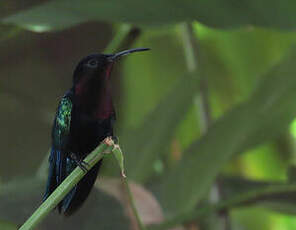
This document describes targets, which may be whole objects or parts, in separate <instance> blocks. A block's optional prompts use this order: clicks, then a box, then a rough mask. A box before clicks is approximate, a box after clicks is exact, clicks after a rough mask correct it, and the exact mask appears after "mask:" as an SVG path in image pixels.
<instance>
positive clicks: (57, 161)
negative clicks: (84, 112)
mask: <svg viewBox="0 0 296 230" xmlns="http://www.w3.org/2000/svg"><path fill="white" fill-rule="evenodd" d="M72 98H73V93H72V92H71V91H68V92H67V93H66V94H65V95H64V96H63V98H62V99H61V101H60V103H59V106H58V109H57V112H56V116H55V120H54V125H53V129H52V140H53V143H52V148H51V153H50V157H49V175H48V181H47V186H46V191H45V195H44V198H43V199H44V200H45V199H46V198H47V197H48V196H49V195H50V194H51V193H52V192H53V191H54V190H55V189H56V187H57V186H58V185H59V184H60V183H61V182H62V181H63V180H64V179H65V177H66V164H67V154H68V152H67V144H68V141H69V135H70V127H71V113H72V107H73V106H72Z"/></svg>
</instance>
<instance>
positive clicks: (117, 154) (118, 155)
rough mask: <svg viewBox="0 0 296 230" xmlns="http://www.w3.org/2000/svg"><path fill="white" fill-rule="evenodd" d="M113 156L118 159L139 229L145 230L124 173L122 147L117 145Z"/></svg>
mask: <svg viewBox="0 0 296 230" xmlns="http://www.w3.org/2000/svg"><path fill="white" fill-rule="evenodd" d="M112 152H113V155H114V156H115V157H116V159H117V162H118V164H119V167H120V169H121V175H122V181H123V185H124V188H125V190H126V193H127V198H128V202H129V204H130V207H131V209H132V212H133V214H134V216H135V219H136V221H137V225H138V229H139V230H145V226H144V224H143V222H142V220H141V217H140V215H139V213H138V211H137V208H136V205H135V201H134V197H133V193H132V192H131V190H130V186H129V183H128V179H127V177H126V176H125V172H124V162H123V153H122V151H121V149H120V147H119V146H118V145H116V147H115V148H114V149H113V151H112Z"/></svg>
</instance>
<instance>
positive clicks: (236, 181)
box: [220, 177, 296, 215]
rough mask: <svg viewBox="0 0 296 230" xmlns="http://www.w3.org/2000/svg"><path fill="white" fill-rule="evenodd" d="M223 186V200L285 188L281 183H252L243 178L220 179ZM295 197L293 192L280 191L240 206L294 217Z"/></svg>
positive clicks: (295, 213)
mask: <svg viewBox="0 0 296 230" xmlns="http://www.w3.org/2000/svg"><path fill="white" fill-rule="evenodd" d="M220 182H221V183H222V184H223V200H227V199H231V198H232V197H234V196H238V195H239V194H247V193H251V192H256V191H260V190H261V189H264V188H267V187H269V188H271V190H275V189H276V188H280V187H281V186H285V184H283V183H274V182H273V183H272V182H268V181H253V180H248V179H244V178H239V177H236V178H233V177H231V178H227V177H226V178H222V180H221V181H220ZM295 202H296V195H295V192H294V191H289V190H287V191H281V192H277V193H271V194H262V195H260V196H258V197H255V198H254V199H251V200H249V201H248V202H244V203H242V205H244V204H247V205H256V206H262V207H264V208H268V209H271V210H273V211H276V212H280V213H283V214H288V215H291V214H292V215H296V204H295Z"/></svg>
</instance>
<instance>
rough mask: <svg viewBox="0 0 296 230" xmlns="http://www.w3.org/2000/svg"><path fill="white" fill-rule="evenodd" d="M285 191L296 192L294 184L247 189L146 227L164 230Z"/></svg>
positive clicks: (153, 229) (151, 229)
mask: <svg viewBox="0 0 296 230" xmlns="http://www.w3.org/2000/svg"><path fill="white" fill-rule="evenodd" d="M287 192H289V193H290V192H296V184H287V185H273V186H266V187H265V188H261V189H257V190H254V191H249V192H246V193H243V194H238V195H236V196H234V197H233V198H230V199H228V200H225V201H220V202H218V203H216V204H209V205H207V206H204V207H202V208H200V209H195V210H192V211H191V212H188V213H185V214H180V215H178V216H175V217H174V218H172V219H170V220H167V221H164V222H163V223H161V224H159V225H152V226H150V227H149V228H148V229H149V230H165V229H169V228H173V227H176V226H179V225H182V224H185V223H187V222H190V221H193V220H196V219H198V218H200V217H202V216H205V215H209V214H211V213H217V212H221V211H226V210H229V209H231V208H234V207H238V206H241V205H251V204H253V203H256V202H258V201H260V200H261V199H264V198H265V197H268V196H273V195H277V194H281V193H287Z"/></svg>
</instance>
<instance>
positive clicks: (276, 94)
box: [161, 49, 296, 213]
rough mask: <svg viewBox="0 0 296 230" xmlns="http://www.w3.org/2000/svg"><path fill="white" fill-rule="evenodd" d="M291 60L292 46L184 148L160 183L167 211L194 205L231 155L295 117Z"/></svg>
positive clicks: (272, 134)
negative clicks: (239, 101)
mask: <svg viewBox="0 0 296 230" xmlns="http://www.w3.org/2000/svg"><path fill="white" fill-rule="evenodd" d="M295 58H296V53H295V49H294V50H293V53H292V55H290V56H289V57H287V58H286V59H285V60H284V61H283V62H282V63H281V64H280V65H278V66H277V67H275V68H273V69H272V71H271V72H270V73H269V74H267V76H266V77H265V78H264V80H263V81H262V83H261V84H260V87H258V88H257V90H256V91H255V93H254V94H253V96H252V97H251V98H250V99H249V100H248V101H247V102H245V103H242V104H240V105H238V106H236V107H234V108H233V109H232V111H230V112H228V113H227V114H225V115H224V116H222V117H221V118H220V119H218V120H217V121H216V122H215V123H214V124H213V126H212V127H210V129H209V131H208V133H207V134H206V135H205V136H203V137H202V138H201V139H200V140H198V141H196V142H195V143H193V144H192V145H191V146H190V147H189V148H188V149H187V151H186V153H185V154H184V155H185V156H184V157H183V159H182V160H181V161H180V162H179V164H178V165H177V167H175V168H174V169H173V170H172V171H171V172H170V173H169V175H168V177H167V178H166V181H165V182H164V184H163V191H162V196H161V200H163V201H164V202H163V204H164V207H165V208H166V209H167V210H168V211H170V212H171V213H174V212H177V213H180V212H186V211H189V210H191V209H192V208H194V207H195V205H196V204H197V203H198V202H199V201H200V200H201V199H202V198H203V196H204V195H205V194H206V192H207V191H208V189H209V188H210V185H211V184H212V183H213V181H214V179H215V178H216V176H217V175H218V173H219V172H220V171H221V169H222V167H223V166H224V165H225V164H226V163H227V162H228V161H229V160H230V159H231V157H232V156H233V155H234V154H236V153H239V152H241V151H244V150H246V149H248V148H251V147H254V146H255V145H256V144H259V143H262V142H263V141H265V140H267V139H269V138H272V137H275V136H276V135H278V134H279V133H280V132H281V131H283V130H285V129H286V127H287V125H288V124H289V122H290V121H291V120H292V119H293V118H294V117H295V116H296V106H295V98H296V77H295V76H296V68H295ZM189 178H191V180H189Z"/></svg>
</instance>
